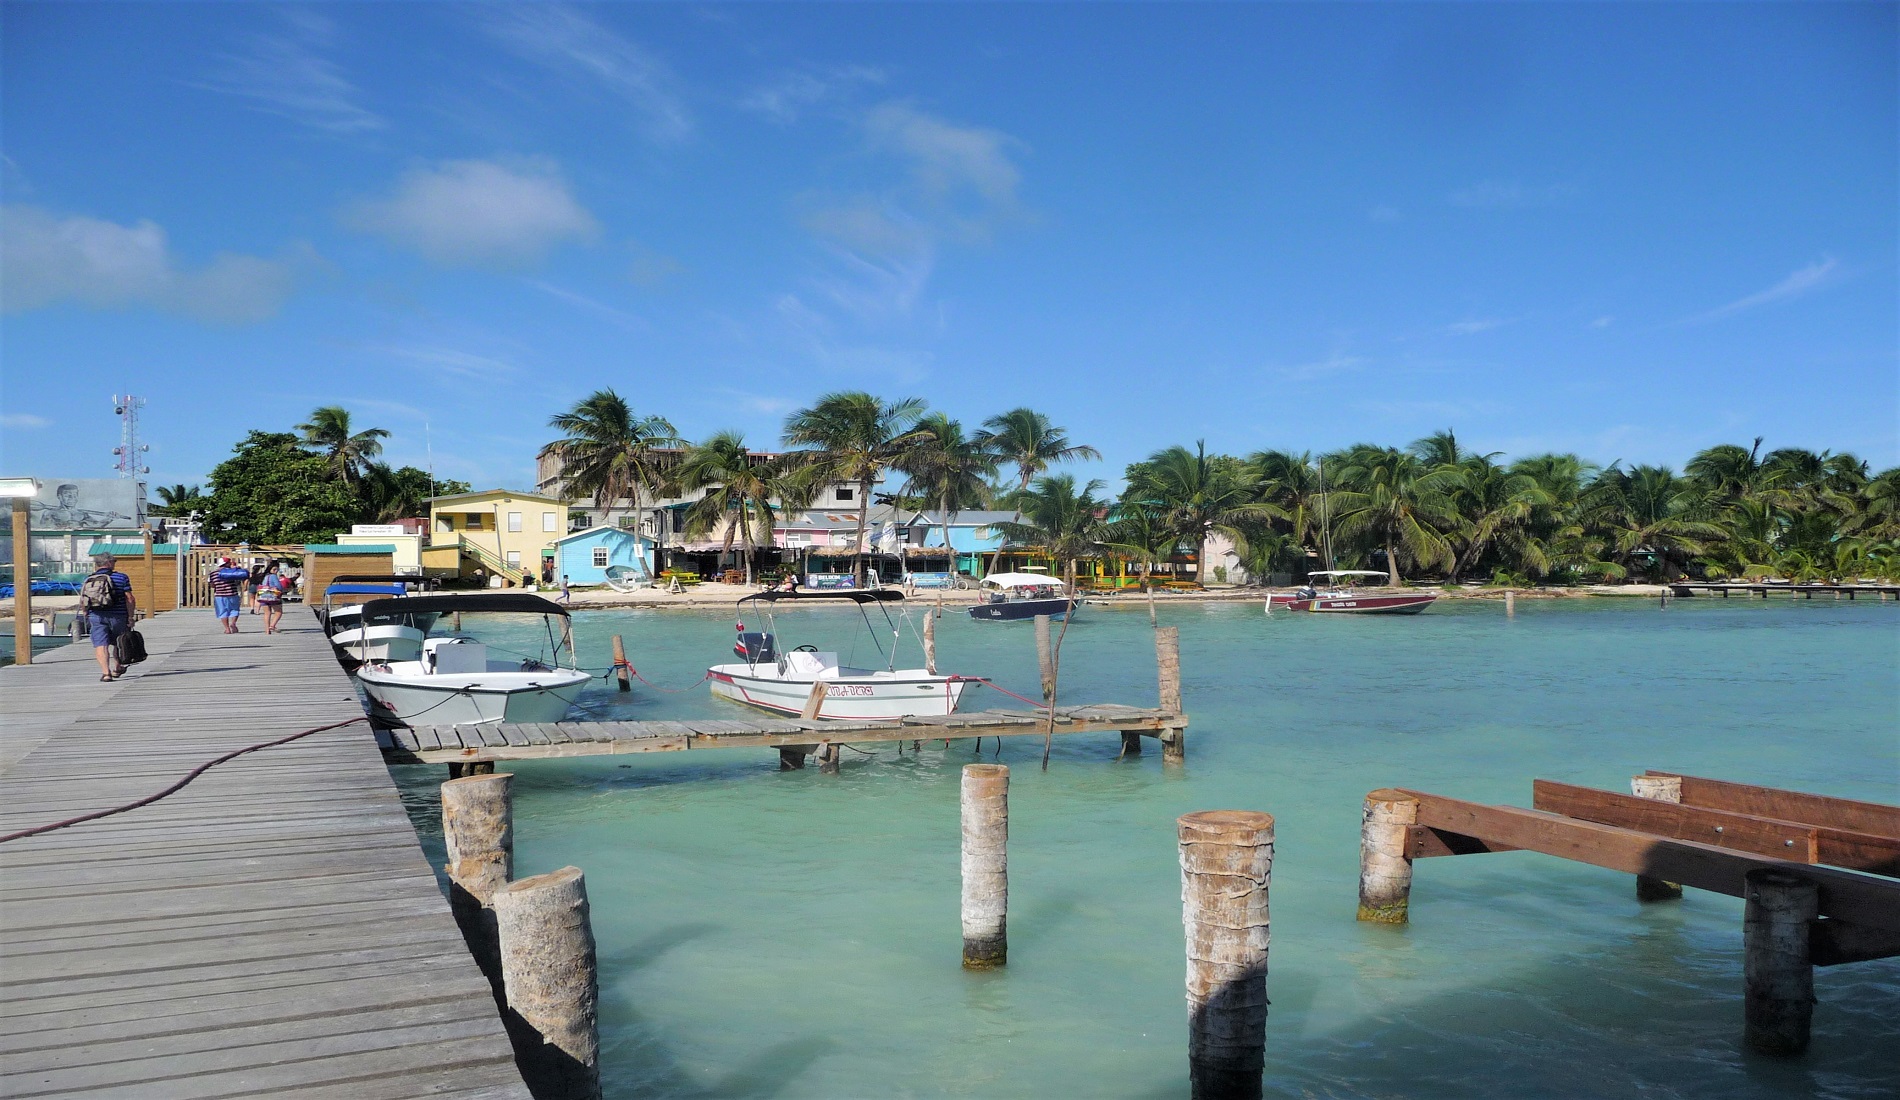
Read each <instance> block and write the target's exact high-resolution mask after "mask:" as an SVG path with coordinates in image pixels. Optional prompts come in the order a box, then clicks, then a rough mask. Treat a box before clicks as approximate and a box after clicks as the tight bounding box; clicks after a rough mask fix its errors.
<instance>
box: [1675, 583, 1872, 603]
mask: <svg viewBox="0 0 1900 1100" xmlns="http://www.w3.org/2000/svg"><path fill="white" fill-rule="evenodd" d="M1731 592H1735V593H1740V594H1741V595H1744V596H1754V597H1756V598H1757V599H1763V600H1765V599H1767V598H1768V597H1769V595H1770V594H1771V593H1772V594H1773V595H1777V596H1779V595H1782V594H1783V593H1786V594H1787V596H1788V598H1789V599H1794V598H1795V597H1796V596H1799V597H1801V598H1802V599H1808V600H1811V599H1813V598H1814V597H1815V594H1816V593H1819V594H1821V595H1824V596H1827V597H1829V598H1830V599H1836V600H1838V599H1840V598H1841V597H1842V596H1845V597H1846V598H1848V599H1850V600H1851V599H1854V598H1855V597H1857V596H1871V597H1873V598H1874V599H1876V600H1900V584H1769V583H1767V582H1765V581H1684V582H1682V583H1680V584H1672V585H1670V586H1669V594H1670V595H1672V596H1684V597H1687V596H1717V595H1719V596H1721V597H1723V598H1724V599H1727V598H1728V595H1729V593H1731Z"/></svg>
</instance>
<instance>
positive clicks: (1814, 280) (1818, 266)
mask: <svg viewBox="0 0 1900 1100" xmlns="http://www.w3.org/2000/svg"><path fill="white" fill-rule="evenodd" d="M1839 269H1840V261H1838V260H1836V259H1835V258H1834V257H1832V256H1827V257H1823V258H1822V259H1820V260H1818V261H1816V262H1814V263H1811V264H1809V265H1808V266H1806V267H1804V268H1801V269H1799V270H1797V271H1795V272H1793V273H1791V274H1790V275H1789V276H1788V277H1787V278H1785V279H1783V280H1781V281H1780V282H1778V283H1776V284H1775V285H1774V286H1771V287H1769V288H1768V289H1767V290H1761V291H1757V292H1755V293H1754V294H1750V295H1747V296H1746V297H1742V298H1737V299H1735V300H1734V301H1733V302H1730V303H1728V304H1727V305H1724V306H1717V307H1716V308H1714V309H1712V310H1709V311H1708V312H1707V313H1698V314H1696V315H1695V316H1693V317H1688V318H1685V319H1684V323H1685V324H1700V323H1702V322H1704V321H1718V320H1721V319H1722V318H1724V317H1733V316H1734V315H1735V314H1737V313H1742V312H1745V311H1747V310H1751V309H1754V308H1756V307H1757V306H1765V305H1772V304H1773V303H1775V302H1785V301H1787V300H1788V299H1790V298H1799V297H1800V296H1802V295H1803V294H1806V293H1808V292H1809V291H1811V290H1814V289H1816V288H1818V287H1820V286H1822V285H1824V284H1826V283H1827V282H1828V281H1829V280H1830V279H1831V278H1832V277H1833V276H1834V273H1835V272H1836V271H1838V270H1839Z"/></svg>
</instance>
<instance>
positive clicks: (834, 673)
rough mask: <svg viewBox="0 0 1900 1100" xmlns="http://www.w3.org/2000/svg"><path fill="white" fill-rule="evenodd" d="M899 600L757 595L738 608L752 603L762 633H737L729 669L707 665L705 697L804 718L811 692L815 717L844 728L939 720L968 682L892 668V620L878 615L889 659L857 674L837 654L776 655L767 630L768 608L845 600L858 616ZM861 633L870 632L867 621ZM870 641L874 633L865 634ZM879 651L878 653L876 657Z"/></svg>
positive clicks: (859, 595) (883, 592) (888, 595)
mask: <svg viewBox="0 0 1900 1100" xmlns="http://www.w3.org/2000/svg"><path fill="white" fill-rule="evenodd" d="M903 598H904V594H903V593H902V592H898V591H895V590H892V589H870V590H866V591H850V590H838V591H816V592H762V593H760V594H759V595H756V596H747V597H746V598H745V599H743V600H740V601H739V605H740V607H742V608H743V607H745V606H746V605H747V604H751V603H755V602H756V603H758V604H759V605H761V607H762V608H763V610H764V613H765V615H766V618H767V624H768V629H766V630H764V631H759V632H748V631H746V630H744V629H743V628H742V629H741V630H740V632H739V640H738V641H737V642H736V643H734V645H733V647H732V648H733V652H734V653H735V654H736V655H737V656H738V657H739V658H740V660H739V661H738V662H735V663H731V664H722V665H714V666H712V667H711V668H710V669H708V670H707V672H706V675H707V679H708V680H709V681H711V684H712V692H713V694H714V695H717V696H720V697H722V698H726V699H731V700H733V701H734V702H739V703H746V704H749V705H751V706H755V707H762V708H764V709H766V710H771V711H777V712H779V713H781V714H797V715H802V714H804V713H805V709H806V706H807V704H808V703H809V702H810V701H811V700H812V698H813V693H814V691H815V690H817V689H818V686H819V685H823V695H822V696H821V697H820V698H819V700H818V707H817V710H816V712H815V715H814V716H815V717H818V718H824V719H839V720H845V721H873V720H879V719H891V718H903V717H909V716H915V715H945V714H949V713H951V712H953V711H955V710H956V709H957V702H958V700H960V699H961V698H962V697H963V689H964V688H966V687H968V686H969V684H970V683H972V682H973V681H970V680H966V679H964V678H962V677H958V676H945V675H939V674H938V673H936V672H935V671H933V670H931V669H929V668H898V667H896V662H897V650H896V646H897V642H898V640H899V637H900V635H901V633H902V631H901V630H900V628H899V626H898V623H897V621H896V620H893V619H891V617H890V613H889V611H886V612H885V620H886V624H887V625H888V626H889V628H890V636H891V652H890V654H889V660H888V662H887V663H886V666H885V667H884V668H858V667H854V666H851V665H845V664H841V663H840V662H839V660H838V654H837V653H835V652H828V651H825V650H820V649H817V648H815V647H813V646H809V645H802V646H799V647H798V648H796V649H794V650H791V651H790V652H787V653H780V652H779V651H778V641H777V637H778V636H777V631H776V629H774V628H773V627H774V624H773V623H772V608H773V605H774V604H776V603H780V602H783V601H787V600H795V601H808V600H849V601H851V602H852V603H855V604H857V605H858V607H859V609H860V611H863V610H864V609H865V608H866V607H868V606H869V605H870V604H879V605H883V604H885V603H890V602H895V601H900V600H902V599H903ZM865 622H866V626H867V627H869V626H870V619H869V615H868V613H867V614H866V620H865ZM872 633H873V635H874V636H875V634H876V633H877V631H876V630H875V629H873V630H872ZM881 648H882V647H881V646H880V649H881Z"/></svg>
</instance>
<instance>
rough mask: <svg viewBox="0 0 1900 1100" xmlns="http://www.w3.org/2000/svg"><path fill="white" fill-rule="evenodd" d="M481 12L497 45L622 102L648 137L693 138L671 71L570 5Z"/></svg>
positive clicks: (502, 7) (516, 6) (520, 6)
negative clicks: (642, 126) (631, 109)
mask: <svg viewBox="0 0 1900 1100" xmlns="http://www.w3.org/2000/svg"><path fill="white" fill-rule="evenodd" d="M486 11H487V19H486V26H487V29H488V32H489V33H490V34H491V35H493V36H494V37H495V38H496V40H498V41H500V42H501V43H502V44H503V45H505V46H506V47H508V48H509V49H510V50H512V51H513V52H514V53H516V54H517V55H519V56H521V57H523V58H525V59H527V60H529V61H532V62H535V63H536V64H539V65H542V66H545V67H547V68H548V69H550V70H552V71H554V72H556V73H558V74H560V75H562V76H564V77H566V78H568V79H569V80H571V81H573V82H574V83H576V84H579V85H582V86H586V87H592V88H596V89H599V90H603V91H605V92H607V93H608V94H609V95H612V96H614V97H616V98H618V99H621V100H624V101H625V102H627V103H628V104H630V105H631V106H632V107H633V108H634V110H636V111H637V112H639V114H640V116H641V118H642V119H643V122H644V129H645V130H646V132H647V134H648V135H649V136H650V137H652V138H654V139H656V140H661V141H677V140H680V139H682V138H684V137H686V136H687V135H689V134H691V133H692V131H693V119H692V115H691V113H690V112H689V111H688V110H687V109H686V104H685V103H684V102H683V101H682V100H681V98H680V96H679V94H678V93H677V92H676V91H675V90H674V86H675V83H676V82H675V80H674V78H673V74H672V71H671V70H670V69H669V68H668V67H667V65H666V63H665V62H663V61H661V60H660V59H659V58H658V57H656V56H655V55H654V54H653V53H651V52H650V51H648V50H647V49H646V48H645V47H644V46H641V45H639V44H638V43H636V42H634V41H632V40H631V39H628V38H626V37H625V36H623V35H620V34H617V33H615V32H614V31H612V30H610V29H609V28H607V27H606V26H604V25H602V24H601V23H599V22H597V21H595V20H593V19H590V18H588V17H587V16H586V15H584V14H582V13H581V11H580V9H578V8H576V7H574V6H573V5H570V4H556V3H537V4H522V3H515V4H497V5H492V6H489V7H488V8H487V9H486Z"/></svg>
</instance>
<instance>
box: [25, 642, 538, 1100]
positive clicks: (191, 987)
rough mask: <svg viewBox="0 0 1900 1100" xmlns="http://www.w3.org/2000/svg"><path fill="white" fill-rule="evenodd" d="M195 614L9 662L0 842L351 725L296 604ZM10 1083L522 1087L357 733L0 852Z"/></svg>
mask: <svg viewBox="0 0 1900 1100" xmlns="http://www.w3.org/2000/svg"><path fill="white" fill-rule="evenodd" d="M261 623H262V619H260V618H252V617H249V616H246V617H245V618H244V619H243V624H244V627H245V628H246V629H245V632H244V633H241V634H238V635H235V636H233V635H226V634H224V633H222V632H221V631H220V630H219V629H218V625H217V620H215V619H213V618H212V617H211V615H210V614H209V613H206V612H201V611H200V612H192V611H183V612H168V613H165V614H162V615H160V616H158V617H157V618H155V619H150V620H147V621H145V622H142V623H140V624H139V630H140V632H141V633H143V634H144V636H145V639H146V644H147V647H148V649H149V651H150V657H149V659H148V660H147V661H145V662H144V663H143V664H140V665H137V666H135V667H134V669H133V671H132V672H131V674H130V675H128V676H126V677H124V678H122V679H120V680H118V681H115V682H113V683H101V682H100V681H99V669H98V666H97V665H96V664H95V663H94V661H93V652H92V648H91V647H90V646H88V645H84V644H81V645H75V646H72V647H69V648H67V649H62V650H58V651H55V652H53V653H49V654H44V655H36V659H35V660H34V662H33V664H31V665H29V666H14V667H9V668H6V669H0V706H3V707H4V710H5V722H4V723H0V834H8V833H13V832H16V831H19V830H23V829H28V828H33V827H36V826H41V825H45V824H50V823H52V822H56V821H60V820H63V819H66V818H69V817H73V816H77V815H80V814H84V813H89V812H93V811H97V810H102V809H107V808H110V807H114V806H117V805H121V804H124V803H127V802H130V801H133V800H136V799H140V798H144V797H147V796H149V795H152V794H154V793H155V792H157V791H159V790H161V789H163V788H165V787H167V786H168V785H170V784H172V783H174V782H176V781H177V780H179V779H180V778H183V777H184V776H185V775H186V773H188V772H189V771H190V770H191V769H193V768H195V767H197V766H198V765H200V764H203V763H204V762H206V761H208V760H211V759H213V758H216V757H218V756H221V755H223V754H225V753H228V752H231V751H232V750H234V749H238V748H243V747H246V746H250V745H255V744H258V743H261V742H265V741H270V740H274V739H277V738H281V737H285V736H287V735H289V734H292V733H296V732H298V731H301V730H305V729H309V728H311V727H314V726H320V725H324V724H327V723H330V722H339V721H343V720H345V719H352V718H360V717H361V716H362V713H363V711H362V707H361V705H360V704H359V702H358V701H357V696H356V692H355V690H354V689H353V688H352V687H351V685H350V682H349V679H348V677H347V676H346V675H345V674H344V673H343V672H342V670H340V669H339V668H338V667H337V664H336V661H335V660H334V659H333V658H332V657H331V655H330V646H329V643H328V642H327V641H326V640H325V638H324V636H323V634H322V632H321V631H319V630H318V629H317V626H316V622H315V619H314V617H313V616H312V615H310V614H309V613H308V612H307V611H305V610H302V609H299V608H296V607H293V608H291V609H290V610H289V612H288V613H287V614H286V615H285V616H284V632H283V633H281V634H278V635H274V636H270V637H266V636H264V634H263V633H262V629H261V625H260V624H261ZM0 881H4V883H5V889H4V891H3V892H0V1095H4V1096H10V1097H13V1096H19V1097H25V1096H33V1097H64V1096H80V1095H83V1096H88V1097H127V1098H144V1097H154V1096H164V1097H213V1096H217V1097H232V1096H288V1095H297V1096H318V1095H321V1096H336V1097H345V1096H347V1097H362V1098H370V1097H406V1096H440V1095H456V1096H481V1097H495V1098H504V1097H505V1098H516V1097H518V1098H522V1100H525V1098H526V1097H527V1096H528V1091H527V1089H526V1087H525V1086H524V1085H523V1084H522V1080H521V1075H520V1073H519V1072H518V1071H517V1069H516V1067H515V1061H514V1055H513V1051H512V1050H511V1048H510V1046H509V1041H508V1038H507V1036H506V1034H505V1033H504V1031H503V1027H502V1022H501V1018H500V1014H499V1012H498V1011H497V1009H496V1006H495V1000H494V997H493V995H492V994H491V992H490V989H489V985H488V982H487V981H486V980H485V979H484V978H483V977H482V974H481V972H480V970H479V969H478V968H477V967H476V965H475V963H474V961H473V960H472V959H471V958H470V956H469V953H468V951H467V949H466V948H465V947H464V946H463V941H462V936H461V933H460V932H459V931H458V930H457V928H456V924H455V921H454V919H453V918H452V917H451V915H450V912H449V905H448V902H447V900H446V899H445V898H444V897H443V895H442V892H441V890H440V889H439V888H438V886H437V884H436V878H435V874H434V872H433V871H432V870H431V869H430V867H429V865H428V863H427V861H426V860H425V859H424V857H423V853H422V849H421V848H420V846H419V845H418V844H417V841H416V834H415V831H414V829H413V828H412V827H411V825H410V821H409V817H408V815H407V813H406V812H405V811H404V809H403V806H402V803H401V800H400V798H399V797H398V795H397V791H396V788H395V784H394V783H393V782H392V781H391V779H390V776H389V773H388V770H387V769H386V768H385V767H384V766H383V761H382V758H381V756H380V754H379V753H378V751H377V745H376V741H375V739H374V738H373V736H372V735H371V732H370V730H369V728H368V727H367V725H365V724H363V723H361V722H358V723H356V724H353V725H350V726H346V727H344V728H341V729H335V730H330V731H327V732H324V733H318V734H314V735H311V736H309V737H305V738H303V739H301V740H298V741H294V742H291V743H289V744H286V745H283V746H281V747H276V748H270V749H266V750H264V751H261V752H257V753H252V754H249V755H245V756H240V757H238V758H236V759H235V760H233V761H231V762H230V763H228V764H224V765H222V766H220V767H216V768H212V769H211V770H209V771H207V772H205V773H204V774H203V776H202V777H201V778H199V779H197V780H196V781H195V782H193V783H191V784H190V785H189V786H187V787H185V788H183V789H182V790H180V791H179V792H178V793H176V794H174V795H172V796H170V797H168V798H165V799H163V800H161V801H158V802H155V803H153V804H151V805H148V806H145V807H142V808H139V809H135V810H131V811H129V812H126V813H122V814H119V815H116V816H112V817H106V818H102V819H100V820H96V821H89V822H85V823H82V824H78V825H74V826H71V827H69V828H63V829H58V830H56V831H53V832H47V833H42V834H39V835H34V836H29V837H25V838H23V839H19V840H14V841H9V842H7V843H3V844H0Z"/></svg>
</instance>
